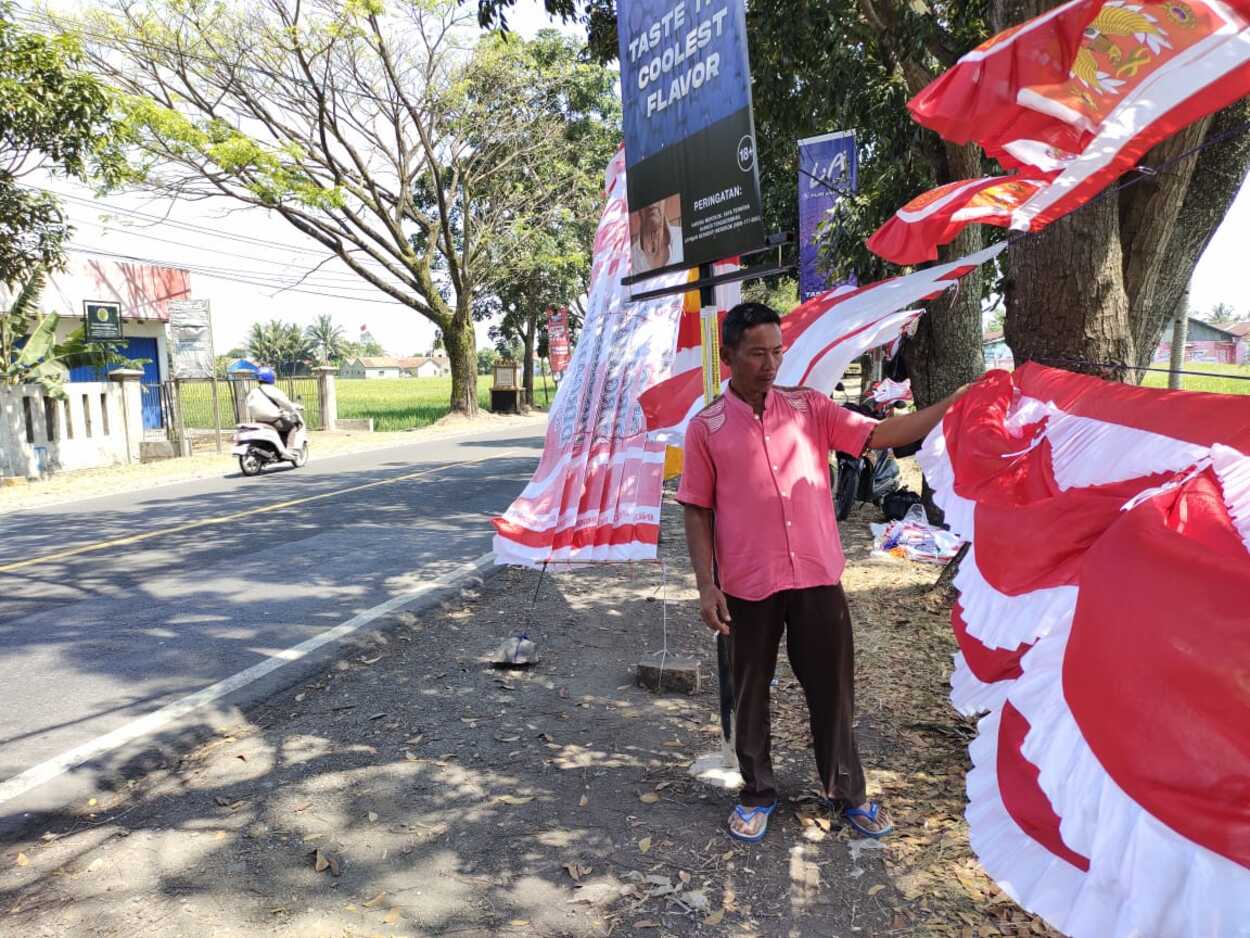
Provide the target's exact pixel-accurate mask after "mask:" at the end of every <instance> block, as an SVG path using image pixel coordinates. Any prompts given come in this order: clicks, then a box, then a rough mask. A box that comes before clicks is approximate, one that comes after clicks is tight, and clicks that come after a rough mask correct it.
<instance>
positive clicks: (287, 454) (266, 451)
mask: <svg viewBox="0 0 1250 938" xmlns="http://www.w3.org/2000/svg"><path fill="white" fill-rule="evenodd" d="M303 410H304V408H303V407H301V406H300V405H299V404H296V405H295V417H294V419H292V420H290V421H289V423H290V427H289V428H287V429H286V431H285V432H281V433H280V432H279V431H278V428H277V427H275V426H274V425H273V424H271V423H241V424H238V425H237V426H236V427H235V430H234V448H233V449H231V450H230V452H231V453H232V454H233V455H235V456H238V457H239V471H240V472H242V473H243V474H244V475H245V476H254V475H258V474H259V473H260V471H261V470H262V469H263V468H265V466H267V465H269V464H270V463H275V462H289V463H290V464H291V465H292V466H294V467H295V468H296V469H299V468H301V467H302V466H304V465H306V464H307V463H308V428H307V426H306V425H305V424H304V414H303Z"/></svg>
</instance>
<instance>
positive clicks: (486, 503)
mask: <svg viewBox="0 0 1250 938" xmlns="http://www.w3.org/2000/svg"><path fill="white" fill-rule="evenodd" d="M541 446H542V438H541V428H540V427H538V425H535V428H533V429H525V428H522V429H517V428H515V427H513V428H511V429H507V430H502V431H500V430H497V431H494V432H490V433H483V434H480V435H475V436H462V437H459V438H448V439H444V440H441V441H440V440H427V441H424V442H421V443H417V444H414V445H412V446H404V447H397V448H392V449H384V450H374V451H372V452H366V453H361V454H356V455H349V456H339V457H335V458H332V459H327V460H324V461H322V462H318V461H317V460H316V454H315V453H314V458H313V461H312V462H311V463H310V464H309V465H308V466H307V467H305V468H304V469H301V470H298V471H289V470H271V471H269V472H267V473H266V474H265V475H263V476H261V477H259V478H256V479H244V478H242V477H239V476H231V477H226V478H222V479H210V480H201V481H197V482H188V483H184V484H178V485H172V486H165V487H162V488H157V489H152V490H149V491H147V492H142V491H139V492H119V493H118V494H117V495H115V496H110V497H105V498H96V499H91V500H89V501H80V502H75V503H71V504H64V505H59V506H55V507H49V508H46V509H42V510H39V511H37V512H35V511H24V512H16V513H12V514H5V515H0V783H3V782H4V780H6V779H11V778H12V777H14V776H17V775H19V773H22V772H25V771H26V770H28V769H30V768H31V767H32V766H35V765H37V764H41V763H44V762H45V760H49V759H52V758H54V757H57V756H58V755H60V754H62V753H64V752H66V751H67V750H70V749H72V748H73V747H76V746H80V745H82V744H84V743H86V742H88V741H90V740H93V739H96V738H98V737H100V736H101V735H103V734H106V733H109V732H111V731H114V730H116V729H117V728H118V727H121V726H123V725H125V724H128V723H130V722H131V721H133V720H134V719H136V718H137V717H139V716H142V715H144V714H148V713H152V712H153V711H156V710H158V709H160V708H161V707H164V706H166V705H168V704H170V703H171V702H173V701H175V700H178V699H180V698H182V697H184V696H185V695H187V694H190V693H193V692H195V691H199V690H201V689H202V688H204V687H206V686H208V685H211V684H213V683H214V682H216V681H219V680H221V679H223V678H226V677H228V676H230V675H233V674H236V673H237V672H239V671H242V670H244V669H246V668H248V667H251V666H253V665H256V664H257V663H258V662H262V661H265V660H267V659H270V658H272V656H273V655H275V654H276V653H278V652H281V651H283V650H285V649H288V648H290V647H291V646H293V645H296V644H298V643H299V642H302V641H304V640H306V639H308V638H310V637H312V636H315V635H317V634H318V633H320V632H324V630H326V629H328V628H331V627H333V626H336V625H338V624H339V623H342V622H344V621H345V620H347V619H350V618H351V617H352V616H354V615H356V614H358V613H360V612H362V611H363V610H367V609H369V608H371V607H375V606H377V605H378V604H380V603H383V602H385V601H387V600H389V599H391V598H393V597H395V596H396V595H398V594H401V593H403V592H405V591H407V590H411V589H412V588H413V587H415V586H418V585H420V584H422V583H423V582H427V581H429V580H431V579H433V578H436V577H438V576H439V575H442V574H446V573H448V572H449V571H452V570H454V569H457V568H459V567H461V566H462V565H463V564H465V563H466V562H467V561H470V560H472V559H474V558H475V557H478V556H479V555H481V554H483V553H484V552H485V551H487V550H489V547H490V537H491V533H492V529H491V527H490V525H489V521H488V519H489V518H490V517H491V516H492V515H494V514H497V513H498V512H500V511H501V510H503V509H504V508H505V507H507V505H508V503H509V502H510V501H511V499H512V498H513V497H514V496H515V495H516V493H517V492H518V491H519V490H520V488H521V487H522V486H523V485H524V484H525V482H526V481H527V480H528V477H529V474H530V473H531V472H532V471H533V468H534V465H535V462H536V460H537V457H538V455H539V453H540V451H541ZM375 483H381V484H375ZM315 496H322V497H319V498H314V500H313V501H311V502H307V503H304V504H295V505H290V506H289V507H282V505H283V503H286V502H290V501H296V500H300V499H308V498H313V497H315ZM253 512H254V513H253ZM240 513H246V514H242V516H239V517H233V518H230V519H229V520H213V519H222V518H223V517H224V516H232V515H240ZM205 521H208V522H209V523H204V522H205ZM153 532H159V533H156V534H155V535H154V536H148V535H152V534H153ZM127 539H130V540H127ZM117 540H121V541H123V543H120V544H116V545H113V546H100V547H99V548H98V549H89V550H87V551H85V552H82V553H78V554H70V552H71V551H73V550H75V549H77V548H81V547H84V546H88V547H94V546H96V545H101V544H105V545H107V544H108V543H109V542H113V541H117ZM58 554H60V555H62V556H60V557H57V555H58ZM66 554H70V555H69V556H65V555H66ZM41 557H50V558H51V559H48V560H44V561H40V562H39V563H36V564H33V565H26V566H20V567H17V568H14V564H21V563H22V562H23V561H27V560H30V559H31V558H41ZM6 567H8V568H9V569H7V570H6V569H5V568H6ZM288 680H289V679H288ZM125 771H126V767H125V766H124V765H119V764H118V763H117V760H116V759H115V758H114V759H110V758H104V759H102V760H99V762H98V763H97V764H95V765H92V766H90V767H89V768H83V769H78V770H76V771H75V772H74V773H71V775H72V776H73V777H74V778H73V780H74V781H75V782H76V783H77V784H76V785H73V784H70V785H68V787H67V783H66V781H65V780H64V779H62V780H58V782H57V783H56V784H54V785H49V786H46V787H47V789H48V790H47V791H41V792H32V793H29V794H27V795H25V796H23V797H22V798H21V799H11V800H10V802H9V803H0V829H3V828H4V827H5V826H6V825H5V824H4V823H3V821H4V819H5V817H6V816H10V815H12V813H13V812H14V811H16V810H17V809H18V808H19V807H20V808H22V809H28V808H29V807H30V806H31V805H32V804H33V805H35V806H36V807H39V808H45V807H54V806H55V804H56V803H57V801H58V799H67V798H71V797H77V794H78V793H80V792H81V791H83V790H85V789H84V788H83V786H84V784H88V783H89V784H99V783H100V781H101V779H102V778H103V777H104V776H106V775H107V776H111V777H116V775H117V773H119V772H123V773H124V772H125ZM32 798H33V800H32ZM9 819H10V822H12V817H10V818H9ZM8 826H11V824H10V825H8Z"/></svg>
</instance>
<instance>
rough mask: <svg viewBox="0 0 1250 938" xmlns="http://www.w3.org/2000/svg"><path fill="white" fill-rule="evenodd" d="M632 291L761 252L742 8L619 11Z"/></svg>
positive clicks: (663, 3) (687, 4) (641, 6)
mask: <svg viewBox="0 0 1250 938" xmlns="http://www.w3.org/2000/svg"><path fill="white" fill-rule="evenodd" d="M616 11H617V33H618V35H619V37H620V63H621V99H622V105H623V109H624V115H623V116H624V125H625V166H626V188H627V191H628V197H629V235H630V277H629V278H627V279H626V283H632V282H633V281H635V280H638V279H641V278H643V277H650V276H654V275H656V274H660V273H663V272H665V271H670V270H680V269H686V268H690V267H697V266H698V265H700V264H704V263H710V262H712V261H718V260H723V259H725V258H728V257H733V256H735V255H738V254H743V253H745V252H747V251H751V250H754V249H756V248H759V247H763V245H764V221H763V213H762V210H761V203H760V182H759V170H758V168H757V167H756V164H755V124H754V120H753V118H752V113H751V69H750V65H749V63H748V60H747V37H746V13H745V0H618V2H617V4H616Z"/></svg>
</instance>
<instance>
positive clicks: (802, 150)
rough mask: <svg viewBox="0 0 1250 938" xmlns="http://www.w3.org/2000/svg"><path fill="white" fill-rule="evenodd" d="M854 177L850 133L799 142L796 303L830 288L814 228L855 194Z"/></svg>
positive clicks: (855, 168)
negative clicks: (846, 197) (822, 269)
mask: <svg viewBox="0 0 1250 938" xmlns="http://www.w3.org/2000/svg"><path fill="white" fill-rule="evenodd" d="M858 176H859V163H858V159H857V157H856V154H855V132H854V131H850V130H848V131H844V132H842V133H834V134H822V135H821V136H819V137H808V138H807V139H805V140H800V141H799V300H800V301H803V300H807V299H810V298H811V297H813V296H815V295H816V294H817V293H823V292H824V291H825V290H828V289H830V287H832V286H833V284H831V283H829V278H828V277H826V276H825V275H824V274H823V273H821V271H820V266H819V263H818V259H819V252H818V251H817V248H816V229H817V228H818V227H820V223H821V222H822V221H824V220H825V219H826V218H829V217H830V216H831V214H832V212H833V211H834V210H835V209H836V208H837V205H838V202H839V200H841V198H842V196H843V195H850V194H851V193H853V192H855V187H856V184H857V183H858Z"/></svg>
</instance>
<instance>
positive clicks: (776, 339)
mask: <svg viewBox="0 0 1250 938" xmlns="http://www.w3.org/2000/svg"><path fill="white" fill-rule="evenodd" d="M721 358H722V360H723V361H724V363H725V364H726V365H728V366H729V370H730V379H729V390H728V391H727V392H726V393H725V394H724V395H722V396H721V397H719V398H717V399H716V400H715V401H714V402H713V403H712V404H710V405H708V407H706V408H704V410H703V411H702V412H701V413H699V414H698V416H696V417H695V418H694V419H693V420H691V421H690V426H689V428H688V429H687V430H686V446H685V465H684V469H683V472H682V478H681V485H680V487H679V489H678V492H677V500H678V501H680V502H681V503H682V505H683V506H684V507H685V526H686V542H687V545H688V547H689V550H690V560H691V562H692V563H693V565H694V571H695V578H696V580H697V582H698V586H699V605H700V611H701V614H702V616H703V621H704V622H705V623H706V624H707V626H708V627H709V628H710V629H712V630H713V631H716V632H720V633H721V634H723V635H725V636H727V637H728V643H729V658H730V668H731V670H732V672H733V684H734V710H735V727H736V739H735V743H736V747H737V752H738V766H739V768H740V769H741V771H742V778H743V782H744V785H743V788H742V792H741V796H740V803H739V804H738V805H737V807H735V808H734V811H733V813H732V814H731V815H730V816H729V832H730V834H732V835H733V836H734V837H736V838H738V839H739V840H745V841H749V842H755V841H758V840H760V839H761V838H763V836H764V834H765V832H766V831H767V829H768V817H769V815H770V814H771V813H772V811H773V809H774V808H775V807H776V806H777V788H776V783H775V779H774V777H773V767H772V759H771V754H770V745H771V734H770V727H769V713H768V695H769V684H770V682H771V681H772V678H773V673H774V671H775V669H776V666H777V650H778V646H779V644H780V642H781V635H782V632H783V631H784V632H785V634H786V651H787V654H788V656H789V658H790V666H791V668H792V669H793V670H794V674H795V676H796V677H797V678H798V679H799V683H800V684H801V685H802V687H803V693H804V695H805V696H806V698H807V707H808V712H809V716H810V719H811V728H812V738H813V740H814V748H815V753H816V767H817V770H818V771H819V773H820V780H821V785H822V788H823V791H824V795H825V797H826V798H827V799H828V800H829V802H830V803H831V805H833V806H834V808H835V810H837V811H840V812H841V813H842V815H843V816H844V817H845V818H846V820H847V822H848V823H849V824H850V825H851V826H852V827H854V828H855V830H856V831H858V832H859V833H860V834H863V835H865V836H868V837H882V836H884V835H886V834H888V833H889V832H890V831H891V830H892V829H893V828H892V825H891V824H890V821H889V819H888V818H887V817H886V814H885V812H884V811H883V810H882V809H881V807H880V806H879V805H878V804H876V803H875V802H870V801H869V800H868V796H867V792H866V791H865V787H864V769H863V766H862V765H861V764H860V760H859V752H858V751H857V750H856V747H855V736H854V732H853V730H852V727H851V721H852V717H853V714H854V705H855V693H854V683H853V682H854V673H855V662H854V647H853V644H852V639H851V620H850V612H849V610H848V609H847V605H846V595H845V594H844V593H843V591H842V586H841V583H840V581H841V578H842V569H843V567H844V566H845V560H844V558H843V556H842V546H841V543H840V542H839V540H838V529H837V524H836V522H835V521H834V517H833V501H832V498H831V496H830V492H829V453H830V452H831V451H833V450H841V451H842V452H846V453H854V454H857V455H858V454H859V453H862V452H864V450H866V449H868V448H877V449H886V448H889V447H894V446H903V445H905V444H907V443H913V442H915V441H917V440H921V439H923V438H924V437H925V435H926V434H928V432H929V431H930V430H931V429H932V428H933V427H935V426H936V425H937V424H938V422H939V421H940V420H941V419H942V415H943V414H945V413H946V409H947V408H948V407H949V406H950V405H951V404H952V403H953V402H954V400H955V398H956V397H958V395H959V394H960V393H962V389H961V390H960V391H958V392H956V393H955V394H953V395H951V396H950V397H949V398H947V399H946V400H944V401H941V402H940V403H938V404H934V405H933V406H931V407H926V408H925V409H924V410H921V411H917V412H916V413H913V414H907V415H903V416H898V417H892V418H890V419H889V420H885V421H882V422H880V423H878V422H877V421H875V420H872V419H870V418H868V417H864V416H862V415H860V414H856V413H853V412H851V411H849V410H847V409H846V408H844V407H839V406H838V405H837V404H835V403H834V402H833V401H831V400H830V399H829V397H828V396H827V395H825V394H822V393H820V392H819V391H814V390H811V389H809V388H781V387H774V386H773V381H774V379H775V378H776V377H777V371H778V369H779V368H780V367H781V359H782V342H781V317H780V316H778V315H777V313H776V312H775V311H774V310H772V309H770V308H769V307H767V306H764V305H763V304H760V303H740V304H739V305H737V306H735V307H734V308H733V309H731V310H730V311H729V314H728V315H727V316H726V317H725V323H724V326H723V327H722V339H721ZM713 522H715V523H713ZM714 562H715V568H716V570H715V573H714V572H713V563H714Z"/></svg>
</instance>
